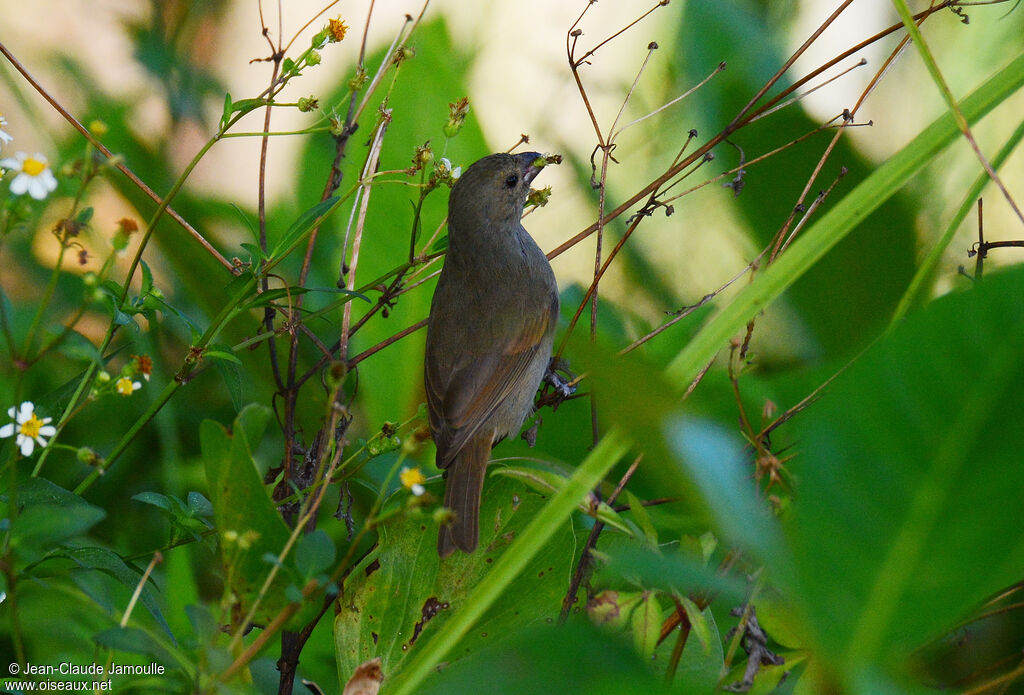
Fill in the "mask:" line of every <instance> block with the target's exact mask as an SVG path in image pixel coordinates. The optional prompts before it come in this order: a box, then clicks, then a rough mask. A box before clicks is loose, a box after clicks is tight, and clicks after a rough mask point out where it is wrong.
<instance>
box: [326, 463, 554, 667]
mask: <svg viewBox="0 0 1024 695" xmlns="http://www.w3.org/2000/svg"><path fill="white" fill-rule="evenodd" d="M544 501H545V498H544V497H542V496H540V495H538V494H536V493H535V492H532V491H530V490H529V489H528V488H526V487H525V486H524V485H523V484H522V483H520V482H517V481H514V480H509V479H507V478H501V477H498V476H493V477H491V478H490V480H489V481H488V489H487V495H485V497H484V500H483V504H482V507H481V515H480V547H479V549H478V550H477V551H476V552H475V553H473V554H472V555H466V554H463V553H457V554H455V555H453V556H451V557H448V558H446V559H445V560H443V561H440V560H439V559H438V557H437V524H436V523H435V522H434V521H433V520H432V519H431V518H430V517H429V516H426V515H424V516H419V517H412V516H405V517H395V518H393V519H391V520H389V521H388V522H386V523H385V524H384V525H383V526H382V527H381V528H380V543H379V545H378V547H377V548H376V549H375V550H374V551H373V552H372V553H371V554H370V555H369V556H367V557H366V558H365V559H364V560H363V562H362V563H360V564H359V565H358V566H357V567H356V568H355V569H354V570H353V571H352V573H351V574H350V575H349V577H348V579H347V580H346V581H345V584H344V586H343V587H342V594H341V596H340V597H339V599H338V600H339V604H340V611H339V613H338V615H337V617H336V618H335V622H334V642H335V654H336V657H337V661H338V672H339V673H343V674H344V673H352V672H353V671H354V669H355V668H357V667H358V666H359V664H362V663H364V662H366V661H367V660H369V659H372V658H373V657H376V656H379V657H380V658H381V660H382V669H383V672H384V676H385V678H387V677H389V676H392V675H394V674H395V673H396V672H397V671H399V670H400V669H401V668H402V666H403V663H404V661H405V659H406V657H407V656H408V654H409V653H411V652H412V651H413V650H415V648H416V645H417V644H418V643H419V640H420V639H422V638H423V636H424V635H425V634H426V633H428V632H431V631H436V630H437V629H438V628H439V627H440V626H441V625H442V624H443V623H444V622H445V621H446V620H447V619H448V617H449V616H450V615H451V614H452V613H453V612H454V611H458V610H459V608H460V606H462V605H463V603H464V601H465V599H466V597H467V596H468V595H469V594H470V593H471V592H472V590H473V589H474V587H476V585H477V583H478V582H479V581H480V580H481V579H482V578H483V577H484V576H485V575H486V573H487V571H488V570H489V569H490V568H491V567H492V566H493V564H494V562H495V561H496V559H497V558H498V557H499V556H500V555H501V554H502V553H503V552H504V551H505V550H506V549H507V548H508V546H509V545H510V544H511V543H512V541H513V540H515V538H516V536H517V535H518V534H519V533H520V531H521V530H522V529H523V528H524V527H525V526H526V524H527V523H528V522H529V521H530V520H531V519H532V518H533V517H534V516H535V515H536V514H537V512H538V511H539V510H540V508H541V507H542V506H543V504H544ZM572 548H573V533H572V531H571V529H570V528H569V527H568V526H566V527H565V529H564V530H563V531H560V532H559V533H558V535H557V536H556V537H555V539H554V540H553V541H552V542H551V543H550V544H548V546H547V547H546V548H545V550H544V551H543V552H542V553H541V554H540V555H538V556H537V557H536V558H535V559H534V560H533V562H531V563H530V565H528V566H527V568H526V569H525V570H524V571H523V572H522V573H521V574H520V575H519V578H518V579H516V581H515V582H514V583H513V584H512V585H511V586H510V587H509V589H508V591H507V592H506V593H505V597H504V600H503V601H502V602H501V603H500V604H498V605H496V606H494V607H493V608H492V609H491V610H490V611H488V612H487V613H486V614H485V615H484V616H483V617H482V618H481V620H480V621H479V622H478V623H477V624H476V627H475V628H474V629H473V630H472V631H471V632H470V633H469V634H468V635H466V637H464V638H463V639H462V641H461V642H460V643H459V644H458V646H457V647H456V648H455V650H454V651H452V652H451V653H450V655H449V661H450V662H451V661H456V660H458V659H460V658H462V657H464V656H468V655H470V654H474V653H476V652H478V651H479V650H481V649H483V648H485V647H488V646H490V645H492V644H495V643H496V642H498V641H499V640H502V639H505V638H507V637H509V636H510V635H512V634H515V633H516V631H518V630H521V629H523V628H525V627H527V626H528V625H531V624H534V623H536V622H538V621H550V620H554V619H556V618H557V616H558V612H559V610H560V609H561V605H562V597H563V596H564V594H565V586H566V578H567V577H568V576H569V573H570V572H571V565H572Z"/></svg>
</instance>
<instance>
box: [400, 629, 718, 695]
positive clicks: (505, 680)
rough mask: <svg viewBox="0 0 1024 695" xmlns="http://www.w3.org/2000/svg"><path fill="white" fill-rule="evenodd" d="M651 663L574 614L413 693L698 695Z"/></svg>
mask: <svg viewBox="0 0 1024 695" xmlns="http://www.w3.org/2000/svg"><path fill="white" fill-rule="evenodd" d="M657 665H660V663H659V664H657ZM651 666H652V664H650V663H649V662H645V661H644V659H642V658H641V657H640V656H639V655H637V653H636V651H635V650H634V649H633V646H632V645H631V644H630V643H629V642H628V640H626V639H617V638H614V637H609V635H608V634H607V631H605V630H601V629H598V628H597V627H595V626H593V625H590V624H588V622H587V621H586V620H583V619H581V618H579V617H577V618H574V619H570V620H569V621H568V622H567V623H566V624H564V625H555V624H553V623H551V624H548V623H537V624H534V625H533V626H531V627H530V628H528V629H526V630H523V631H522V632H520V633H518V634H516V635H512V636H510V638H509V639H508V640H507V641H504V642H501V643H498V644H496V645H494V646H493V647H491V648H490V649H487V650H485V651H483V652H480V653H477V654H472V655H469V656H468V657H467V658H465V659H462V660H460V661H458V662H455V663H453V664H451V665H447V666H445V667H444V668H442V669H440V670H439V671H437V672H435V673H432V674H431V677H430V678H429V679H428V680H427V681H426V682H425V683H424V684H423V685H422V686H421V687H420V689H418V690H417V691H416V692H417V694H418V695H441V694H442V693H443V694H445V695H447V694H450V693H498V692H500V693H510V694H511V693H517V694H518V693H530V694H533V693H538V694H540V693H556V694H558V693H564V694H566V695H568V694H570V693H573V694H575V693H586V694H587V695H627V694H633V693H636V694H638V695H639V694H640V693H643V695H667V694H668V693H676V694H678V693H686V694H687V695H690V694H691V693H692V694H693V695H703V693H702V691H698V690H680V689H679V688H678V687H677V686H674V685H666V683H665V676H664V674H663V673H657V672H656V671H654V670H653V669H652V668H651ZM385 682H387V681H385ZM704 692H708V695H711V694H710V692H709V691H704Z"/></svg>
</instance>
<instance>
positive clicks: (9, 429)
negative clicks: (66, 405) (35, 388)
mask: <svg viewBox="0 0 1024 695" xmlns="http://www.w3.org/2000/svg"><path fill="white" fill-rule="evenodd" d="M35 410H36V407H35V406H34V405H32V403H31V402H30V401H25V402H24V403H22V404H21V406H20V407H19V408H14V407H13V406H12V407H11V408H9V409H8V410H7V415H8V416H9V417H11V418H12V419H13V420H14V422H9V423H7V424H6V425H4V426H3V427H0V438H6V437H10V436H12V435H14V434H17V435H18V437H17V439H15V441H14V443H15V444H16V445H17V446H18V447H20V448H21V455H22V456H31V455H32V450H33V449H34V448H35V445H36V444H39V446H40V447H45V446H46V444H47V441H46V440H45V439H43V437H52V436H54V435H55V434H57V428H56V427H54V426H53V425H51V424H50V421H51V420H52V419H53V418H48V417H44V418H39V417H38V416H37V415H36V412H35Z"/></svg>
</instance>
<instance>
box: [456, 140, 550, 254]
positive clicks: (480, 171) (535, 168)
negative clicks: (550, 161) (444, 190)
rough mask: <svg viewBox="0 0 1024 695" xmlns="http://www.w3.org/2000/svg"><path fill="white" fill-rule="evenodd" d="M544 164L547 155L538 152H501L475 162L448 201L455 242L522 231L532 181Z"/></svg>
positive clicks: (461, 177) (457, 184)
mask: <svg viewBox="0 0 1024 695" xmlns="http://www.w3.org/2000/svg"><path fill="white" fill-rule="evenodd" d="M542 166H543V155H541V154H539V153H537V152H523V153H521V154H504V153H498V154H492V155H488V156H486V157H484V158H483V159H479V160H477V161H476V162H474V163H473V164H472V165H471V166H470V167H469V168H468V169H466V171H465V172H463V174H462V176H460V177H459V179H458V181H456V182H455V186H453V187H452V193H451V197H450V198H449V200H448V228H449V237H450V239H451V241H453V242H454V241H456V239H457V238H458V240H459V242H461V241H462V238H463V237H468V236H469V235H478V234H489V233H499V234H500V233H505V234H507V233H512V232H514V231H515V230H518V229H519V218H520V216H522V214H523V205H525V204H526V196H527V195H529V193H530V182H531V181H533V179H534V178H535V177H536V176H537V174H538V173H540V170H541V167H542ZM467 241H468V239H467Z"/></svg>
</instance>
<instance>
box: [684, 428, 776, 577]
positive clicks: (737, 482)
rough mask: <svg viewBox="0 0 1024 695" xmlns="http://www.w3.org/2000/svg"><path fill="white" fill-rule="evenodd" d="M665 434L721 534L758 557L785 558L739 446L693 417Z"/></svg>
mask: <svg viewBox="0 0 1024 695" xmlns="http://www.w3.org/2000/svg"><path fill="white" fill-rule="evenodd" d="M667 430H668V432H667V437H668V439H669V443H670V444H671V446H672V448H673V450H674V451H675V453H676V456H677V457H678V462H679V464H680V468H681V470H682V472H683V474H684V475H685V476H686V477H687V479H688V480H690V481H691V482H692V483H693V484H694V485H695V486H696V488H697V489H698V490H699V491H700V493H701V496H702V499H703V500H704V502H705V503H706V504H707V505H708V507H709V508H710V509H711V512H712V514H713V515H714V517H715V522H716V528H717V529H720V530H721V533H722V535H724V536H725V537H726V538H728V539H729V540H730V541H732V542H734V543H737V544H739V545H740V546H742V547H743V548H745V549H746V550H747V551H750V552H753V553H755V554H756V555H758V556H759V557H762V558H763V557H768V556H772V557H776V558H781V557H782V556H783V555H784V546H783V545H782V539H781V536H780V533H779V528H778V526H777V524H776V523H775V520H774V519H773V518H772V517H771V516H770V514H769V512H768V509H767V505H766V503H764V502H763V501H762V500H761V499H760V498H759V497H758V494H757V489H756V487H755V485H754V482H753V481H752V480H751V478H750V470H749V464H748V463H747V457H746V455H745V454H744V451H743V449H742V447H741V446H740V444H739V441H738V440H737V439H736V438H735V437H733V436H732V434H731V433H729V432H728V431H726V430H725V429H724V428H722V427H721V426H719V425H718V424H716V423H713V422H709V421H707V420H701V419H698V418H695V417H688V418H683V417H678V418H675V419H674V420H673V419H670V420H669V423H668V424H667ZM780 564H781V563H780Z"/></svg>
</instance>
